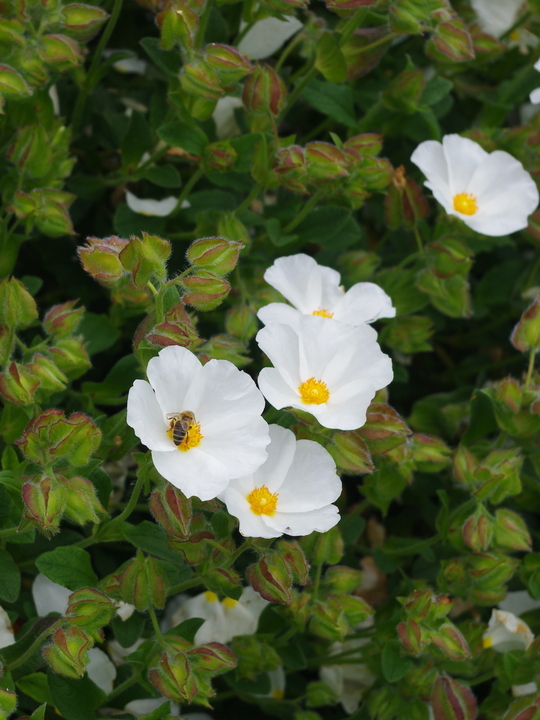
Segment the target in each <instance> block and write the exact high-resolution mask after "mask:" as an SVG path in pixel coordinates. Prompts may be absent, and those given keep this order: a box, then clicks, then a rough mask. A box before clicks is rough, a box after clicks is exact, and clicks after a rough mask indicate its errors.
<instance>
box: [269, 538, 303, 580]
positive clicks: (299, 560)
mask: <svg viewBox="0 0 540 720" xmlns="http://www.w3.org/2000/svg"><path fill="white" fill-rule="evenodd" d="M275 550H276V551H277V553H278V555H279V556H280V558H281V559H282V560H283V562H284V563H285V565H286V566H287V568H288V570H289V572H290V573H291V576H292V579H293V582H295V583H298V584H299V585H310V584H311V580H310V579H309V564H308V561H307V560H306V556H305V555H304V552H303V550H302V548H301V547H300V545H299V544H298V543H297V542H296V541H295V540H279V541H278V543H277V545H276V547H275Z"/></svg>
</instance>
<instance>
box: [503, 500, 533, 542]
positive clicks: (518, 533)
mask: <svg viewBox="0 0 540 720" xmlns="http://www.w3.org/2000/svg"><path fill="white" fill-rule="evenodd" d="M494 545H495V547H496V548H497V550H502V551H503V552H504V551H515V550H523V551H526V552H530V550H531V549H532V539H531V536H530V534H529V531H528V530H527V525H526V524H525V521H524V520H523V518H521V517H520V516H519V515H517V514H516V513H515V512H512V510H506V509H505V508H503V509H501V510H497V512H496V513H495V525H494Z"/></svg>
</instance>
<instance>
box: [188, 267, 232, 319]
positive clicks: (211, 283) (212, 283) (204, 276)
mask: <svg viewBox="0 0 540 720" xmlns="http://www.w3.org/2000/svg"><path fill="white" fill-rule="evenodd" d="M182 282H183V285H184V287H185V288H186V289H187V293H186V294H185V295H184V297H183V301H184V302H185V303H186V305H192V306H193V307H195V308H197V310H213V309H214V308H216V307H217V306H218V305H220V304H221V303H222V301H223V300H224V299H225V298H226V297H227V295H228V294H229V293H230V291H231V285H230V283H229V282H228V281H227V280H225V278H222V277H219V275H216V274H214V273H213V272H208V271H207V270H199V271H198V272H197V274H196V275H188V277H187V278H184V280H183V281H182Z"/></svg>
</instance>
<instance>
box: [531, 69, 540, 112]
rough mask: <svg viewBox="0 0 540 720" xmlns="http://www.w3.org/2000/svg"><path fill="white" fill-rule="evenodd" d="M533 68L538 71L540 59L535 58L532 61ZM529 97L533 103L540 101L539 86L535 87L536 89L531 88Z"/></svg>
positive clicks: (539, 70) (536, 103)
mask: <svg viewBox="0 0 540 720" xmlns="http://www.w3.org/2000/svg"><path fill="white" fill-rule="evenodd" d="M534 69H535V70H538V72H540V60H537V61H536V62H535V63H534ZM529 99H530V101H531V102H532V103H533V104H534V105H538V103H540V88H536V90H533V91H532V93H531V95H530V98H529Z"/></svg>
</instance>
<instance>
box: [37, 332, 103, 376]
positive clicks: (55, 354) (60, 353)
mask: <svg viewBox="0 0 540 720" xmlns="http://www.w3.org/2000/svg"><path fill="white" fill-rule="evenodd" d="M84 345H85V344H84V342H82V341H81V338H80V337H67V338H62V340H58V341H57V342H56V343H55V345H54V346H53V347H50V348H49V349H48V350H47V351H46V353H47V355H49V357H50V358H51V360H52V361H53V362H54V364H55V365H56V366H57V367H58V368H59V369H60V370H61V371H62V372H63V373H65V375H66V377H68V378H69V379H70V380H74V379H75V378H78V377H80V376H81V375H83V374H84V373H85V372H86V371H87V370H88V369H89V368H90V367H91V365H92V363H91V362H90V358H89V357H88V353H87V351H86V349H85V346H84Z"/></svg>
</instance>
